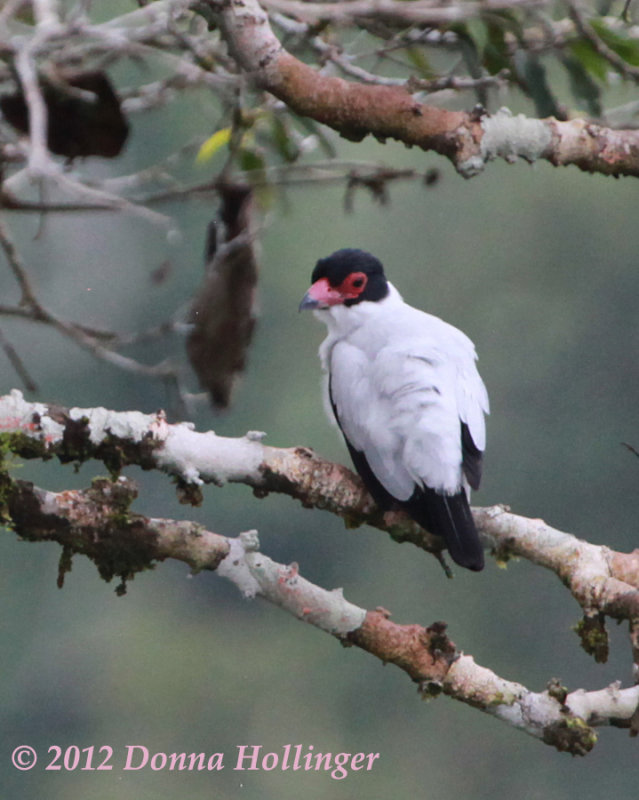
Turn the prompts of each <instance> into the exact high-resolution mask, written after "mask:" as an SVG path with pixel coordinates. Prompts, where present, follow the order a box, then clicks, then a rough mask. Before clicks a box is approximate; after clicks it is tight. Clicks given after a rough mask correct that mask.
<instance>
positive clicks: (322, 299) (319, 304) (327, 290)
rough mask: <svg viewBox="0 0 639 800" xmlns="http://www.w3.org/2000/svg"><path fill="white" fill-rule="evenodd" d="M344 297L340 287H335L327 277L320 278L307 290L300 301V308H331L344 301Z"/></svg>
mask: <svg viewBox="0 0 639 800" xmlns="http://www.w3.org/2000/svg"><path fill="white" fill-rule="evenodd" d="M343 302H344V297H343V295H342V294H341V292H340V291H339V290H338V289H334V288H333V287H332V286H331V285H330V283H329V282H328V279H327V278H320V279H319V280H318V281H315V283H314V284H313V285H312V286H311V288H310V289H309V290H308V292H306V294H305V295H304V297H303V298H302V302H301V303H300V307H299V310H300V311H303V310H304V309H305V308H329V307H330V306H335V305H337V304H338V303H343Z"/></svg>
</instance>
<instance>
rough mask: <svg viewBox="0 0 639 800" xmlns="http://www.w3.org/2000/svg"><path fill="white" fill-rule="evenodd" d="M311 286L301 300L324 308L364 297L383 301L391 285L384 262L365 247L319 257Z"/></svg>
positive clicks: (358, 301) (350, 304)
mask: <svg viewBox="0 0 639 800" xmlns="http://www.w3.org/2000/svg"><path fill="white" fill-rule="evenodd" d="M311 283H312V285H311V288H310V289H309V290H308V292H306V294H305V295H304V297H303V299H302V302H301V303H300V311H301V310H302V309H305V308H312V309H317V310H322V309H326V308H331V306H337V305H343V306H354V305H356V304H357V303H361V302H363V301H365V300H369V301H373V302H375V301H377V300H382V299H383V298H384V297H386V296H387V295H388V292H389V288H388V282H387V281H386V276H385V275H384V267H383V266H382V264H381V262H380V261H379V260H378V259H376V258H375V256H372V255H371V254H370V253H366V252H365V251H364V250H350V249H349V250H338V251H337V252H336V253H333V254H332V255H330V256H327V257H326V258H320V260H319V261H318V262H317V264H316V265H315V269H314V270H313V275H312V277H311Z"/></svg>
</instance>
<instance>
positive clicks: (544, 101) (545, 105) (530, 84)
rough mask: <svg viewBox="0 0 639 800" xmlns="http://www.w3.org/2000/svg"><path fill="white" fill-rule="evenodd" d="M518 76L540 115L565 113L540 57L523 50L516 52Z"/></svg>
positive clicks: (515, 62)
mask: <svg viewBox="0 0 639 800" xmlns="http://www.w3.org/2000/svg"><path fill="white" fill-rule="evenodd" d="M514 64H515V68H516V70H517V77H518V78H519V79H520V81H521V82H522V83H523V84H524V89H525V91H526V93H527V94H528V96H529V97H530V99H531V100H532V101H533V103H534V104H535V109H536V111H537V115H538V116H540V117H559V118H562V117H563V116H564V115H563V113H562V110H561V109H560V108H559V105H558V103H557V100H556V98H555V96H554V94H553V93H552V91H551V89H550V86H549V85H548V81H547V79H546V68H545V67H544V65H543V64H542V63H541V61H540V60H539V58H538V57H537V56H536V55H533V54H532V53H526V52H525V51H523V50H520V51H518V52H517V53H515V58H514Z"/></svg>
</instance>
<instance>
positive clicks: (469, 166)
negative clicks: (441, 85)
mask: <svg viewBox="0 0 639 800" xmlns="http://www.w3.org/2000/svg"><path fill="white" fill-rule="evenodd" d="M302 5H306V4H302ZM324 5H325V4H322V6H321V7H323V6H324ZM340 5H341V4H340ZM348 5H349V6H350V4H348ZM398 5H402V6H404V7H407V8H410V7H413V6H414V5H415V4H414V3H410V4H406V3H400V4H398ZM221 19H222V23H223V26H224V30H225V34H226V37H227V39H228V41H229V44H230V46H231V48H232V52H233V53H234V55H235V57H236V58H237V60H238V62H239V64H240V65H241V66H242V68H243V69H245V70H246V71H247V72H248V73H250V74H251V75H252V76H253V78H254V80H255V81H256V82H257V83H258V84H259V85H260V86H261V87H262V88H263V89H266V90H267V91H269V92H271V93H272V94H274V95H275V96H276V97H278V98H279V99H281V100H282V101H283V102H285V103H286V104H287V105H288V106H289V108H291V110H293V111H295V112H296V113H297V114H301V115H303V116H308V117H311V118H312V119H315V120H317V121H318V122H322V123H323V124H325V125H328V126H330V127H332V128H334V129H335V130H337V131H339V133H340V134H341V135H342V136H344V137H346V138H348V139H353V140H360V139H362V138H364V137H365V136H366V135H367V134H372V135H374V136H376V137H377V138H379V139H386V138H393V139H398V140H399V141H402V142H404V143H405V144H408V145H416V146H418V147H420V148H422V149H423V150H434V151H436V152H438V153H440V154H441V155H444V156H446V157H448V158H449V159H450V160H451V161H452V162H453V164H454V165H455V167H456V168H457V170H458V172H459V173H460V174H461V175H463V176H464V177H473V176H475V175H477V174H479V173H480V172H481V171H482V170H483V169H484V167H485V166H486V164H487V163H488V162H489V161H491V160H493V159H495V158H503V159H505V160H506V161H508V162H514V161H516V160H517V159H524V160H525V161H527V162H530V163H532V162H534V161H537V160H539V159H544V160H547V161H550V162H551V163H552V164H554V165H555V166H566V165H570V164H573V165H576V166H578V167H579V168H580V169H582V170H584V171H587V172H600V173H602V174H605V175H633V176H635V177H637V176H639V133H638V132H637V131H635V130H624V131H618V130H612V129H609V128H605V127H602V126H598V125H593V124H590V123H588V122H586V121H584V120H568V121H559V120H556V119H554V118H548V119H544V120H535V119H528V118H526V117H524V116H523V115H521V114H519V115H517V116H513V115H512V114H511V113H510V112H509V111H508V110H507V109H502V110H501V111H499V112H498V113H496V114H494V115H489V114H476V113H474V112H471V113H465V112H459V111H446V110H444V109H440V108H436V107H434V106H430V105H425V104H421V103H418V102H416V101H415V100H414V99H413V98H412V97H411V95H410V94H409V93H408V92H407V91H405V90H403V89H401V88H398V87H392V86H376V85H368V84H359V83H354V82H349V81H345V80H343V79H342V78H336V77H330V76H323V75H321V74H319V73H318V72H317V71H316V70H314V69H313V68H312V67H309V66H308V65H307V64H305V63H303V62H301V61H299V60H298V59H296V58H294V57H293V56H292V55H291V54H290V53H288V52H286V50H284V49H283V47H282V46H281V44H280V43H279V41H278V40H277V38H276V37H275V36H274V34H273V32H272V30H271V27H270V24H269V19H268V16H267V14H266V13H265V12H264V11H263V10H262V8H261V7H260V5H259V3H257V1H256V0H242V2H241V3H239V2H231V3H229V4H228V7H226V8H225V10H224V11H223V13H222V15H221Z"/></svg>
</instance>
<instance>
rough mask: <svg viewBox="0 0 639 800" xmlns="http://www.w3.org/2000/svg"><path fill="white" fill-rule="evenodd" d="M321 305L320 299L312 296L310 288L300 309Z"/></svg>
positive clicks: (303, 298)
mask: <svg viewBox="0 0 639 800" xmlns="http://www.w3.org/2000/svg"><path fill="white" fill-rule="evenodd" d="M318 306H319V300H316V299H315V298H314V297H311V290H310V289H309V290H308V292H306V294H305V295H304V297H302V302H301V303H300V306H299V308H298V309H297V310H298V311H304V309H306V308H317V307H318Z"/></svg>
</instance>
